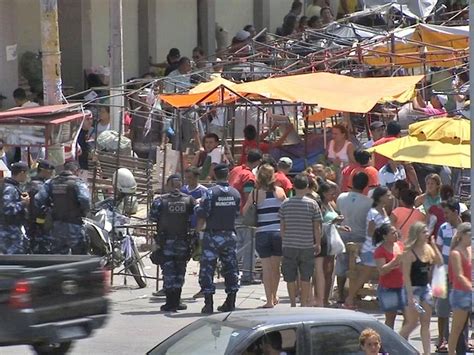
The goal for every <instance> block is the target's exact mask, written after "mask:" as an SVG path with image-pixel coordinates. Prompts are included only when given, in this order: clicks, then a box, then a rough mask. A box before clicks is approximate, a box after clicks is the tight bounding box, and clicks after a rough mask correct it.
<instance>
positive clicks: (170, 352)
mask: <svg viewBox="0 0 474 355" xmlns="http://www.w3.org/2000/svg"><path fill="white" fill-rule="evenodd" d="M248 331H249V330H248V329H244V328H240V327H234V326H233V325H230V324H222V323H221V322H210V321H206V320H203V321H200V322H195V323H193V324H191V325H190V326H188V327H186V328H184V329H182V330H181V331H179V332H177V333H176V334H174V335H173V336H172V337H170V338H169V339H167V340H165V341H164V342H163V343H161V344H160V345H158V346H157V347H156V348H154V349H153V350H151V351H150V352H149V353H148V354H150V355H162V354H167V355H174V354H176V355H182V354H196V355H200V354H202V355H212V354H216V355H217V354H219V355H222V354H229V353H231V350H232V349H233V348H234V347H235V345H236V344H237V343H238V342H239V341H240V340H241V339H242V335H243V334H245V333H247V332H248Z"/></svg>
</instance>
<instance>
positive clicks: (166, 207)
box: [149, 174, 195, 312]
mask: <svg viewBox="0 0 474 355" xmlns="http://www.w3.org/2000/svg"><path fill="white" fill-rule="evenodd" d="M167 185H168V188H169V190H170V191H171V192H170V193H168V194H165V195H163V196H161V197H159V198H157V199H156V200H155V201H153V204H152V206H151V211H150V216H149V217H150V220H152V221H153V222H157V224H158V244H159V245H160V247H161V248H162V249H161V253H162V255H161V258H160V259H161V260H160V266H161V269H162V272H163V288H164V290H165V295H166V303H165V304H164V305H162V306H161V308H160V309H161V310H162V311H166V312H170V311H171V312H174V311H176V310H183V309H186V308H187V307H186V305H185V304H181V291H182V288H183V284H184V276H185V274H186V263H187V261H188V260H189V257H190V238H189V224H190V217H191V215H192V214H193V213H194V206H195V201H194V199H193V198H192V197H191V196H189V195H186V194H184V193H182V192H181V191H180V189H181V187H182V185H183V183H182V179H181V176H180V175H179V174H174V175H171V176H169V177H168V179H167Z"/></svg>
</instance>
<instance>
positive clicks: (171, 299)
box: [160, 289, 177, 312]
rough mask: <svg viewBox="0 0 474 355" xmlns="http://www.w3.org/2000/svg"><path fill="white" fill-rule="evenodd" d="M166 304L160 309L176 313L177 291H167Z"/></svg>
mask: <svg viewBox="0 0 474 355" xmlns="http://www.w3.org/2000/svg"><path fill="white" fill-rule="evenodd" d="M165 295H166V303H165V304H164V305H163V306H161V307H160V310H162V311H163V312H176V309H177V306H176V291H175V289H167V290H165Z"/></svg>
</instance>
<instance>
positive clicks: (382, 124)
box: [370, 121, 385, 131]
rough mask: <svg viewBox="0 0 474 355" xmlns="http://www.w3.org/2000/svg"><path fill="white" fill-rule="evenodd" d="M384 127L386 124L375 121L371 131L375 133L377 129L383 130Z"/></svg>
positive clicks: (371, 125)
mask: <svg viewBox="0 0 474 355" xmlns="http://www.w3.org/2000/svg"><path fill="white" fill-rule="evenodd" d="M382 127H385V123H383V122H381V121H374V122H372V123H371V124H370V130H371V131H375V130H376V129H378V128H382Z"/></svg>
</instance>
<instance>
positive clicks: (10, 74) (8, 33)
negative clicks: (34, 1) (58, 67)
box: [0, 0, 18, 138]
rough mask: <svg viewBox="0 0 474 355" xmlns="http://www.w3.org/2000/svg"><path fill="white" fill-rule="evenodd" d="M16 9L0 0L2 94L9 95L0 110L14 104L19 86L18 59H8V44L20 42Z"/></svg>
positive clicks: (9, 2) (0, 75)
mask: <svg viewBox="0 0 474 355" xmlns="http://www.w3.org/2000/svg"><path fill="white" fill-rule="evenodd" d="M15 11H16V5H15V4H14V3H13V4H12V3H11V1H9V0H0V78H1V80H0V94H2V95H3V96H6V97H7V99H6V100H3V107H0V111H2V110H4V109H6V108H10V107H12V106H14V102H13V98H12V94H13V90H15V89H16V88H17V86H18V74H17V73H18V60H12V61H7V58H6V46H10V45H13V44H15V43H18V42H17V41H18V40H17V32H16V31H15V21H16V17H15ZM0 138H1V137H0Z"/></svg>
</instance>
